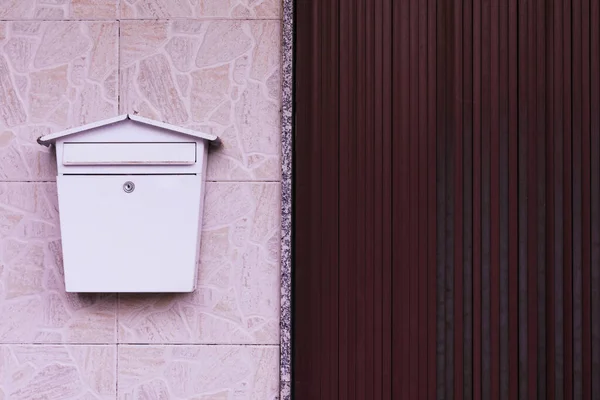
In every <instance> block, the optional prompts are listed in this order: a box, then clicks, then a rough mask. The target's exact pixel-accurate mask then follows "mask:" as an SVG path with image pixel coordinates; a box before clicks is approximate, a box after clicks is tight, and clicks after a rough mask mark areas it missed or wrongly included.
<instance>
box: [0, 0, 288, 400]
mask: <svg viewBox="0 0 600 400" xmlns="http://www.w3.org/2000/svg"><path fill="white" fill-rule="evenodd" d="M0 20H1V22H0V160H1V162H0V315H1V316H2V317H1V318H0V399H4V398H6V399H8V398H10V399H21V398H23V399H25V398H32V396H34V394H35V395H38V394H39V395H40V396H45V397H44V398H48V399H61V400H63V399H81V400H83V399H116V398H119V399H129V398H152V396H159V397H160V396H163V397H164V398H172V399H189V398H198V399H229V398H236V399H255V398H256V399H258V398H260V399H271V398H274V397H275V396H277V393H278V390H279V389H278V386H279V370H278V364H279V359H278V357H279V351H278V345H279V313H280V306H279V301H280V278H279V276H280V271H279V269H280V261H279V260H280V256H279V254H280V250H279V249H280V210H281V208H280V202H281V200H280V198H281V185H280V181H281V178H280V176H281V167H280V162H281V161H280V153H281V151H280V146H281V144H280V142H281V139H280V135H281V128H280V109H281V89H280V87H281V61H280V59H281V27H280V25H281V4H280V1H279V0H262V1H251V0H120V1H119V0H19V1H16V0H9V1H5V2H4V3H3V4H2V5H1V6H0ZM134 112H135V113H138V114H140V115H144V116H147V117H150V118H154V119H158V120H162V121H166V122H169V123H173V124H177V125H182V126H185V127H190V128H195V129H201V130H205V131H210V132H212V133H215V134H217V135H219V137H220V138H221V140H222V146H221V147H220V148H218V149H211V152H210V155H209V164H208V171H207V180H208V182H207V185H206V200H205V208H204V224H203V229H202V245H201V252H200V264H199V273H198V285H197V290H196V291H195V292H194V293H191V294H164V295H150V294H140V295H118V294H85V295H78V294H73V293H72V294H67V293H65V291H64V281H63V271H62V254H61V242H60V226H59V215H58V198H57V192H56V183H55V179H56V166H55V164H56V160H55V156H54V154H53V151H52V149H46V148H44V147H42V146H40V145H38V144H37V143H36V139H37V138H38V137H39V136H41V135H44V134H47V133H49V132H56V131H60V130H63V129H66V128H69V127H74V126H79V125H82V124H85V123H90V122H94V121H97V120H101V119H105V118H109V117H113V116H116V115H118V114H120V113H134ZM146 344H152V346H145V345H146ZM174 345H185V346H174ZM117 358H118V362H117ZM117 366H118V367H117ZM140 396H141V397H140ZM165 396H166V397H165Z"/></svg>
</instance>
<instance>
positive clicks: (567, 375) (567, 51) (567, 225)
mask: <svg viewBox="0 0 600 400" xmlns="http://www.w3.org/2000/svg"><path fill="white" fill-rule="evenodd" d="M563 18H564V36H563V40H564V49H563V52H564V53H563V62H564V74H565V77H567V78H566V79H565V80H564V81H563V82H564V85H565V91H564V95H565V109H564V114H565V120H564V127H565V129H564V131H563V134H564V136H563V137H564V141H563V146H564V169H563V171H564V186H563V196H564V197H563V202H564V209H563V215H564V226H563V228H564V246H565V250H564V266H563V268H564V269H563V280H564V281H563V290H564V303H563V315H564V316H563V318H564V337H563V351H564V371H563V376H562V379H563V382H564V384H563V385H564V386H563V396H564V397H563V398H565V399H571V398H572V396H573V314H572V313H573V311H572V308H573V270H572V265H573V264H572V263H573V258H572V257H573V250H572V244H573V242H572V235H573V225H572V219H573V214H572V190H573V188H572V177H573V176H572V153H571V151H572V123H573V121H572V107H573V105H572V103H571V102H572V87H571V82H572V79H573V76H572V71H571V63H572V56H571V54H572V53H571V45H572V38H571V18H572V15H571V2H570V1H569V2H566V3H565V4H564V6H563Z"/></svg>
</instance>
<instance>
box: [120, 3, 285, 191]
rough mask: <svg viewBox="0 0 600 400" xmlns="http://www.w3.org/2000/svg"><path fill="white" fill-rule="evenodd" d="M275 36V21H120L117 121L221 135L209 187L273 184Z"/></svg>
mask: <svg viewBox="0 0 600 400" xmlns="http://www.w3.org/2000/svg"><path fill="white" fill-rule="evenodd" d="M140 1H142V0H140ZM219 1H221V0H219ZM253 4H254V3H253ZM280 35H281V32H280V22H279V21H235V20H216V21H202V22H199V21H193V20H176V21H169V22H167V21H122V22H121V42H120V48H121V113H126V112H137V113H139V114H140V115H143V116H146V117H149V118H153V119H157V120H162V121H165V122H169V123H172V124H176V125H181V126H186V127H190V128H193V129H198V130H205V131H209V132H212V133H214V134H216V135H218V136H219V137H220V138H221V140H222V145H221V147H220V148H219V149H217V150H215V151H213V152H212V153H211V155H210V157H209V159H208V171H207V179H208V180H218V181H224V180H232V181H247V180H250V181H278V180H280V174H281V169H280V152H281V141H280V135H281V127H280V107H281V91H280V86H281V79H280V76H281V71H280V68H281V67H280V64H281V60H280V54H281V51H280V41H281V38H280Z"/></svg>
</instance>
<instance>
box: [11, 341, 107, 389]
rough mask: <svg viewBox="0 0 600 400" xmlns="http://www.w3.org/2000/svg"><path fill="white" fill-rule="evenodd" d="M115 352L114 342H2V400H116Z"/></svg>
mask: <svg viewBox="0 0 600 400" xmlns="http://www.w3.org/2000/svg"><path fill="white" fill-rule="evenodd" d="M116 353H117V352H116V346H115V345H112V346H108V345H101V346H93V345H87V346H49V345H0V399H7V400H8V399H10V400H33V399H40V400H41V399H43V400H71V399H73V400H75V399H77V400H93V399H94V400H96V399H106V400H109V399H115V398H116V378H117V376H116V375H117V374H116V361H117V360H116Z"/></svg>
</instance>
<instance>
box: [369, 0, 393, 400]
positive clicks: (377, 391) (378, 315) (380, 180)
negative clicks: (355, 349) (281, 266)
mask: <svg viewBox="0 0 600 400" xmlns="http://www.w3.org/2000/svg"><path fill="white" fill-rule="evenodd" d="M383 2H384V1H383V0H378V1H376V2H375V6H374V9H373V14H372V16H371V17H372V21H371V23H372V24H373V25H372V26H371V29H372V30H373V33H372V36H371V40H372V42H371V43H370V44H371V45H372V46H373V54H372V57H373V58H372V61H373V64H372V68H373V70H372V71H371V73H372V75H373V80H374V82H373V84H374V90H373V99H372V103H371V106H372V111H371V112H372V113H373V114H372V126H373V133H374V139H375V141H374V149H373V158H372V162H373V175H374V180H375V182H374V184H375V188H374V190H375V192H374V197H373V211H374V217H373V218H374V219H373V228H374V232H373V244H372V246H373V250H372V258H373V267H374V271H373V326H372V333H373V369H372V371H371V374H372V379H373V381H372V391H373V398H374V399H382V398H383V391H384V389H383V385H384V372H383V367H384V362H383V360H384V353H385V350H384V343H385V341H384V339H383V338H384V335H385V334H384V330H383V329H382V326H383V321H384V318H385V317H384V310H385V309H386V307H385V296H384V295H383V293H384V281H383V277H384V275H385V273H384V271H383V270H384V269H385V268H386V266H387V265H388V264H387V263H385V261H384V260H385V250H386V249H385V244H384V231H385V228H384V224H385V222H384V219H383V218H382V217H383V214H384V213H385V203H384V198H385V195H384V185H385V184H386V183H385V172H384V170H385V168H389V166H387V165H386V158H385V151H384V145H383V143H384V136H385V134H386V132H385V130H384V124H383V119H384V98H383V97H384V95H383V81H384V78H383V77H384V75H383V74H384V67H383V49H384V44H383V33H384V29H385V28H384V26H383V15H382V11H383ZM378 155H379V157H377V156H378ZM377 209H379V210H380V211H379V212H378V211H377ZM378 296H381V298H378ZM386 317H387V316H386ZM386 319H387V318H386ZM378 361H379V362H378Z"/></svg>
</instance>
